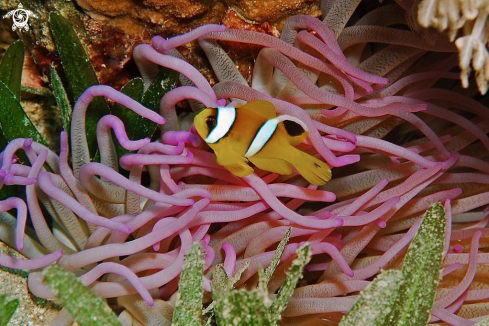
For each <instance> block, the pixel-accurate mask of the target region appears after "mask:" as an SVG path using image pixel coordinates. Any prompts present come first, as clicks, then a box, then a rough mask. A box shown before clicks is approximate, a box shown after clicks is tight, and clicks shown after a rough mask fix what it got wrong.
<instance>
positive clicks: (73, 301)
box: [43, 265, 121, 326]
mask: <svg viewBox="0 0 489 326" xmlns="http://www.w3.org/2000/svg"><path fill="white" fill-rule="evenodd" d="M43 276H44V281H45V282H46V283H47V285H48V286H49V288H50V289H51V291H53V293H54V295H55V296H56V297H57V298H58V299H59V301H60V302H61V303H62V304H63V305H64V306H65V307H66V309H68V311H69V312H70V314H71V316H72V317H73V319H74V320H75V321H76V322H77V323H78V324H79V325H82V326H83V325H87V326H89V325H90V326H91V325H93V326H98V325H100V326H102V325H104V326H116V325H117V326H120V325H121V323H120V322H119V320H117V316H116V315H115V313H114V312H113V311H112V309H110V307H109V306H108V305H107V303H106V302H105V300H103V299H102V298H100V297H97V296H96V295H95V294H94V293H93V292H92V291H91V290H90V289H89V288H87V287H86V286H84V285H83V283H82V282H81V281H80V280H78V278H77V277H76V275H75V274H73V273H70V272H67V271H65V270H64V269H63V268H61V267H58V266H56V265H50V266H48V267H46V268H45V269H44V270H43Z"/></svg>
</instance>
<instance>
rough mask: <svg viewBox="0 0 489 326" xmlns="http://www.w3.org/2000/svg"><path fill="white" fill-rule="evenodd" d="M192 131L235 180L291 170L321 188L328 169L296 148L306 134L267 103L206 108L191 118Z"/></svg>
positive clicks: (259, 102) (328, 173)
mask: <svg viewBox="0 0 489 326" xmlns="http://www.w3.org/2000/svg"><path fill="white" fill-rule="evenodd" d="M194 125H195V129H196V130H197V132H198V133H199V135H200V136H201V137H202V138H203V139H204V140H205V142H206V143H207V144H208V145H209V147H211V148H212V149H213V150H214V153H215V154H216V157H217V163H218V164H220V165H222V166H224V167H225V168H226V169H228V170H229V171H230V172H231V173H233V174H234V175H236V176H239V177H244V176H247V175H249V174H251V173H253V168H252V167H250V166H249V165H248V164H247V163H248V161H250V162H251V163H253V164H254V165H256V166H257V167H258V168H260V169H262V170H265V171H270V172H276V173H279V174H283V175H289V174H291V173H292V167H294V168H295V169H296V170H297V171H298V172H299V173H300V174H301V175H302V176H303V177H304V178H305V179H306V180H307V181H309V182H310V183H312V184H315V185H323V184H325V183H326V182H328V181H329V180H330V179H331V169H330V167H329V166H328V165H327V164H326V163H324V162H323V161H321V160H319V159H317V158H315V157H313V156H311V155H309V154H307V153H305V152H303V151H301V150H299V149H297V148H295V147H294V146H296V145H298V144H300V143H301V142H302V141H303V140H305V139H306V138H307V136H308V135H309V133H308V132H307V131H306V130H304V128H302V126H301V125H300V124H298V123H297V122H294V121H290V120H282V119H279V118H277V114H276V112H275V107H274V105H273V104H272V103H270V102H268V101H262V100H256V101H251V102H248V103H247V104H245V105H242V106H240V105H237V106H236V108H234V107H219V108H206V109H203V110H201V111H200V112H199V113H198V114H197V115H196V116H195V118H194Z"/></svg>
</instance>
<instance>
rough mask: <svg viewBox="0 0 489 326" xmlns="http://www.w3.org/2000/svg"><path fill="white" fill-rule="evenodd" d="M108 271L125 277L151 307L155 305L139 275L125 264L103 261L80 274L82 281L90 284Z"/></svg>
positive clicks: (87, 284)
mask: <svg viewBox="0 0 489 326" xmlns="http://www.w3.org/2000/svg"><path fill="white" fill-rule="evenodd" d="M108 273H112V274H118V275H121V276H122V277H124V278H125V279H126V280H127V281H128V282H129V283H131V285H132V286H133V287H134V289H135V290H136V291H137V292H138V293H139V295H141V298H143V300H144V301H146V303H147V304H148V305H149V306H150V307H152V306H153V305H154V300H153V298H152V297H151V294H150V293H149V291H148V290H147V289H146V288H145V287H144V285H143V283H142V282H141V280H140V279H139V277H138V276H137V275H136V274H135V273H134V272H133V271H131V270H130V269H129V268H127V267H126V266H124V265H121V264H117V263H113V262H105V263H101V264H99V265H97V266H95V267H94V268H93V269H91V270H90V271H88V272H86V273H85V274H83V275H82V276H80V277H79V279H80V281H82V283H83V285H85V286H89V285H90V284H92V283H93V282H95V281H96V280H97V279H99V278H100V277H101V276H102V275H104V274H108Z"/></svg>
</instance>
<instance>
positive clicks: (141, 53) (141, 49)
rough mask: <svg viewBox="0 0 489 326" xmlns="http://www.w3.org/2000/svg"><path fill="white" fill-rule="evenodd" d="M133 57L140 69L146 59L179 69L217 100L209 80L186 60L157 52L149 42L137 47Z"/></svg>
mask: <svg viewBox="0 0 489 326" xmlns="http://www.w3.org/2000/svg"><path fill="white" fill-rule="evenodd" d="M133 57H134V60H135V62H136V64H137V65H138V67H140V70H144V67H143V66H142V65H141V63H143V62H146V61H149V62H152V63H154V64H158V65H160V66H163V67H167V68H170V69H173V70H175V71H178V72H179V73H181V74H182V75H185V76H186V77H187V78H188V79H190V80H191V81H192V82H193V83H194V84H195V86H196V87H197V88H198V89H200V90H202V91H203V92H205V93H206V94H207V95H208V96H210V97H211V98H212V99H213V100H214V101H216V100H217V98H216V95H215V94H214V92H213V91H212V88H211V86H210V85H209V82H207V80H206V79H205V78H204V77H203V76H202V75H201V74H200V72H199V71H198V70H197V69H196V68H195V67H193V66H192V65H190V64H189V63H187V62H186V61H184V60H180V59H177V58H174V57H172V56H169V55H164V54H161V53H159V52H157V51H156V50H155V49H154V48H153V47H151V45H149V44H141V45H138V46H137V47H135V48H134V52H133ZM141 68H142V69H141Z"/></svg>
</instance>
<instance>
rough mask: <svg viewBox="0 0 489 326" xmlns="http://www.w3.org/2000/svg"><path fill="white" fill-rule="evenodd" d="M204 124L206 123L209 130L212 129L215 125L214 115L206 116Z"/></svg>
mask: <svg viewBox="0 0 489 326" xmlns="http://www.w3.org/2000/svg"><path fill="white" fill-rule="evenodd" d="M205 124H206V125H207V127H208V128H209V130H212V129H214V128H215V127H216V125H217V120H216V117H214V116H210V117H207V118H206V119H205Z"/></svg>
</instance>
